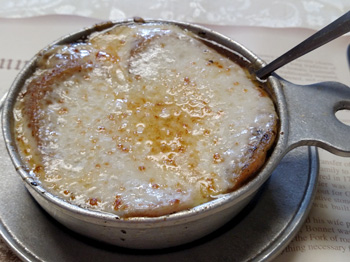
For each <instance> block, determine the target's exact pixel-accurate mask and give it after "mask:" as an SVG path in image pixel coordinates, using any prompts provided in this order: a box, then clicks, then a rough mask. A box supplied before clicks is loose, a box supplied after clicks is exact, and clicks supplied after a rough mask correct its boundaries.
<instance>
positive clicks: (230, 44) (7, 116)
mask: <svg viewBox="0 0 350 262" xmlns="http://www.w3.org/2000/svg"><path fill="white" fill-rule="evenodd" d="M133 23H148V24H149V23H156V24H159V23H160V24H173V25H177V26H179V27H181V28H185V29H187V30H189V31H192V32H195V34H197V35H199V34H200V37H201V38H204V39H207V40H209V41H213V42H215V43H216V44H219V45H220V46H222V47H224V48H225V49H228V50H229V51H230V52H233V53H235V54H236V55H237V54H238V55H241V56H242V57H244V59H247V61H249V63H250V64H251V65H252V66H253V68H254V70H256V69H258V68H261V67H263V66H264V65H265V62H264V61H263V60H261V59H260V58H259V57H258V56H257V55H255V54H254V53H253V52H251V51H250V50H248V49H247V48H246V47H244V46H243V45H241V44H239V43H238V42H236V41H234V40H232V39H230V38H228V37H226V36H224V35H222V34H220V33H218V32H215V31H213V30H211V29H208V28H206V27H204V26H201V25H196V24H192V23H187V22H179V21H174V20H161V19H147V20H143V19H141V20H135V19H128V20H124V21H108V22H102V23H99V24H95V25H92V26H91V27H87V28H83V29H81V30H79V31H77V32H75V33H71V34H68V35H65V36H63V37H61V38H59V39H58V40H56V41H54V42H52V43H51V44H49V45H47V46H46V47H44V48H43V49H42V50H41V51H39V52H38V53H37V54H36V55H35V56H33V58H32V59H31V60H30V61H29V62H28V63H27V64H26V66H25V67H24V68H23V69H22V70H21V71H20V73H19V74H18V75H17V77H16V78H15V80H14V82H13V84H12V85H11V88H10V90H9V92H8V95H7V98H6V100H5V102H4V106H3V110H2V111H3V112H2V132H3V136H4V141H5V144H6V148H7V151H8V153H9V155H10V158H11V160H12V162H13V164H14V167H15V169H16V171H17V173H18V174H19V175H20V176H21V178H22V179H23V181H24V182H25V184H26V186H27V187H29V188H30V189H32V190H34V191H35V192H36V193H38V194H39V195H41V196H42V197H43V198H44V199H46V200H47V201H49V202H50V203H52V204H53V205H54V206H56V207H57V208H62V209H64V210H67V211H69V212H70V214H71V215H78V216H80V217H86V218H87V219H89V220H91V221H90V222H93V223H94V221H95V222H96V221H99V220H101V219H103V220H104V221H106V222H108V223H111V224H115V223H123V226H125V225H127V224H130V225H132V224H135V223H137V224H140V223H141V224H144V225H147V224H150V223H155V222H157V223H159V222H161V224H164V223H168V222H171V221H174V220H175V221H177V220H179V219H183V220H187V221H188V220H195V219H198V215H202V216H207V215H209V214H211V213H214V212H215V213H216V212H219V211H220V210H222V209H226V208H227V207H229V206H233V205H235V203H238V202H239V201H241V200H242V199H244V198H246V197H248V196H250V195H252V194H254V193H255V192H256V191H257V190H258V189H259V188H260V187H261V186H262V185H263V183H264V182H265V181H266V180H267V179H268V178H269V176H270V175H271V173H272V171H273V170H274V169H275V167H276V166H277V165H278V163H279V162H280V160H281V159H282V157H283V156H284V155H285V154H286V153H287V151H286V148H287V142H288V112H287V109H286V101H285V98H284V94H283V90H282V85H281V83H280V81H279V77H278V76H277V75H272V76H270V77H269V78H268V79H267V80H266V82H267V85H268V87H269V88H270V89H271V91H272V99H273V100H274V103H275V107H276V112H277V114H278V116H279V130H278V132H277V134H276V140H275V144H274V146H273V150H272V152H271V155H270V156H269V157H268V159H267V160H266V162H265V164H264V166H263V167H262V168H261V169H260V171H259V172H258V174H257V175H256V177H254V178H253V179H252V180H251V181H249V182H248V183H247V184H245V185H243V186H242V187H240V188H239V189H237V190H235V191H232V192H229V193H226V194H222V195H219V196H218V197H217V198H216V199H213V200H211V201H209V202H206V203H203V204H201V205H198V206H195V207H193V208H190V209H186V210H182V211H179V212H176V213H171V214H167V215H162V216H157V217H128V218H123V217H119V216H118V215H116V214H113V213H107V212H102V211H95V210H90V209H87V208H83V207H79V206H77V205H74V204H71V203H69V202H67V201H65V200H63V199H61V198H60V197H58V196H55V195H53V194H51V193H49V192H48V191H47V190H46V189H45V188H44V187H42V186H41V185H40V182H39V181H38V179H36V178H35V176H33V175H31V174H29V173H28V172H27V171H26V170H25V169H26V168H25V165H24V163H22V161H21V157H20V155H19V153H18V151H17V148H16V142H15V140H14V134H13V131H12V128H11V127H12V123H13V119H14V116H13V113H12V111H13V110H12V109H13V106H14V103H15V100H16V97H17V95H18V93H19V92H20V90H21V89H22V86H23V85H24V83H25V80H26V79H27V76H29V75H31V74H32V73H33V72H34V70H35V68H36V66H35V64H36V60H37V57H38V55H39V54H40V53H41V52H42V51H44V50H46V49H48V48H50V47H52V46H54V45H59V44H67V43H73V42H76V41H77V40H79V39H83V38H85V37H86V36H88V35H90V34H92V33H94V32H101V31H104V30H108V29H110V28H112V27H114V26H119V25H127V24H133ZM237 50H238V51H237ZM252 73H254V72H252ZM96 223H97V222H96Z"/></svg>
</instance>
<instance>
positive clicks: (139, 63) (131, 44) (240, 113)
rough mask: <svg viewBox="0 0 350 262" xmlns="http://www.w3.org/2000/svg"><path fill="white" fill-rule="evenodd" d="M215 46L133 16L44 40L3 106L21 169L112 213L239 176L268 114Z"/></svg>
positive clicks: (185, 201) (175, 206) (257, 164)
mask: <svg viewBox="0 0 350 262" xmlns="http://www.w3.org/2000/svg"><path fill="white" fill-rule="evenodd" d="M218 49H220V47H219V46H218V47H216V48H214V46H213V45H212V44H210V45H209V44H207V43H205V41H203V40H202V39H199V38H198V37H197V36H195V35H193V34H192V33H191V32H188V31H185V30H182V29H180V28H178V27H176V26H172V25H165V24H164V25H163V24H145V23H143V24H135V25H120V26H116V27H113V28H111V29H109V30H107V31H103V32H97V33H93V34H92V35H90V36H89V37H88V38H87V39H86V40H84V41H81V42H79V43H72V44H67V45H62V46H54V47H52V48H50V49H48V50H46V51H45V52H43V53H42V54H41V56H40V57H39V59H38V63H37V70H36V71H35V72H34V73H33V75H32V76H31V77H30V78H29V79H28V80H27V82H26V84H25V87H24V89H23V90H22V92H21V93H20V94H19V96H18V100H17V101H16V105H15V109H14V118H15V133H16V141H17V145H18V147H19V151H20V153H21V156H22V158H23V160H24V162H25V163H26V164H27V166H28V170H30V171H31V172H33V173H34V174H35V175H36V176H37V177H38V179H39V180H40V182H41V184H42V186H43V187H45V188H46V189H47V190H48V191H50V192H51V193H53V194H56V195H58V196H59V197H61V198H63V199H65V200H66V201H69V202H70V203H72V204H75V205H78V206H80V207H84V208H91V209H93V210H100V211H103V212H111V213H114V214H117V215H118V217H133V216H160V215H165V214H170V213H174V212H177V211H181V210H184V209H187V208H191V207H195V206H197V205H200V204H202V203H205V202H208V201H211V200H212V199H214V198H216V197H217V196H218V195H221V194H225V193H228V192H231V191H233V190H235V189H237V188H239V187H240V186H241V185H242V184H244V183H246V181H248V180H249V179H250V178H251V177H253V176H254V175H255V174H256V173H257V172H258V171H259V170H260V168H261V167H262V166H263V164H264V162H265V158H266V156H267V152H268V150H269V149H270V148H271V146H272V145H273V142H274V139H275V136H276V132H277V114H276V112H275V108H274V104H273V102H272V100H271V98H270V97H269V95H268V93H267V92H266V91H265V90H264V89H263V88H262V86H261V85H262V84H260V83H257V82H255V81H253V80H252V79H251V77H250V75H249V74H248V73H247V70H246V69H245V68H243V67H241V66H240V64H239V63H238V62H239V61H238V60H239V59H240V58H237V57H236V58H235V57H234V55H233V54H232V56H231V55H230V56H225V55H223V52H219V51H220V50H218ZM226 53H227V52H226ZM235 59H236V60H235Z"/></svg>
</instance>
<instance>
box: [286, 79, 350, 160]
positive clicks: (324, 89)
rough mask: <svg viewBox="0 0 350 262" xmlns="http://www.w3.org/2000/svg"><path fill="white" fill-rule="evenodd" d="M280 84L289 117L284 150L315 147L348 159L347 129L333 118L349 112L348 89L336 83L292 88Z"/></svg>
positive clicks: (349, 146) (349, 138) (288, 83)
mask: <svg viewBox="0 0 350 262" xmlns="http://www.w3.org/2000/svg"><path fill="white" fill-rule="evenodd" d="M280 80H281V83H282V88H283V92H284V94H285V100H286V104H287V113H288V117H289V134H288V143H287V144H288V150H291V149H293V148H295V147H297V146H302V145H307V146H318V147H321V148H323V149H326V150H327V151H329V152H331V153H333V154H336V155H339V156H347V157H350V126H348V125H346V124H344V123H342V122H341V121H340V120H338V118H337V117H336V116H335V113H336V112H337V111H339V110H342V109H348V110H349V109H350V88H349V87H348V86H346V85H343V84H341V83H337V82H322V83H317V84H312V85H296V84H293V83H290V82H288V81H286V80H284V79H280ZM288 150H287V151H288Z"/></svg>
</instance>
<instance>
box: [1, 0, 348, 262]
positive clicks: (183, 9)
mask: <svg viewBox="0 0 350 262" xmlns="http://www.w3.org/2000/svg"><path fill="white" fill-rule="evenodd" d="M349 10H350V1H349V0H319V1H316V0H265V1H261V0H216V1H212V0H192V1H187V0H168V1H164V0H148V1H140V0H138V1H137V0H118V1H117V0H115V1H114V0H103V1H100V0H90V1H89V2H87V1H83V0H75V1H71V0H38V1H30V0H22V1H8V0H0V18H11V19H16V18H23V17H35V16H42V15H53V14H54V15H67V14H68V15H78V16H85V17H93V18H98V19H102V20H122V19H125V18H130V17H134V16H141V17H144V18H160V19H172V20H181V21H186V22H194V23H205V24H217V25H243V26H247V25H248V26H267V27H282V28H283V27H305V28H312V29H320V28H322V27H323V26H324V25H326V24H328V23H330V22H331V21H333V20H335V19H336V18H337V17H339V16H341V15H342V14H344V13H345V12H347V11H349ZM4 261H19V259H18V258H17V257H16V256H15V255H14V254H13V253H12V251H11V250H10V249H9V248H8V247H7V246H6V245H5V244H4V243H3V241H2V240H0V262H4Z"/></svg>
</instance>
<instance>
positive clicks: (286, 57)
mask: <svg viewBox="0 0 350 262" xmlns="http://www.w3.org/2000/svg"><path fill="white" fill-rule="evenodd" d="M349 31H350V11H349V12H347V13H345V14H344V15H342V16H341V17H339V18H338V19H337V20H335V21H334V22H332V23H330V24H329V25H327V26H326V27H324V28H323V29H321V30H320V31H318V32H316V33H315V34H313V35H312V36H310V37H309V38H307V39H306V40H304V41H303V42H301V43H300V44H299V45H297V46H295V47H294V48H292V49H291V50H289V51H288V52H286V53H285V54H283V55H282V56H280V57H278V58H276V59H275V60H274V61H272V62H271V63H269V64H268V65H266V66H265V67H263V68H261V69H259V70H257V71H256V76H257V77H258V78H259V79H266V78H267V77H268V76H269V75H270V74H271V73H272V72H274V71H275V70H277V69H278V68H280V67H282V66H284V65H285V64H287V63H289V62H291V61H293V60H295V59H297V58H298V57H300V56H302V55H304V54H306V53H308V52H310V51H312V50H314V49H316V48H318V47H320V46H322V45H324V44H326V43H328V42H330V41H332V40H334V39H335V38H337V37H339V36H341V35H343V34H345V33H347V32H349Z"/></svg>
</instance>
